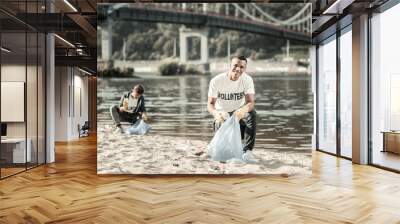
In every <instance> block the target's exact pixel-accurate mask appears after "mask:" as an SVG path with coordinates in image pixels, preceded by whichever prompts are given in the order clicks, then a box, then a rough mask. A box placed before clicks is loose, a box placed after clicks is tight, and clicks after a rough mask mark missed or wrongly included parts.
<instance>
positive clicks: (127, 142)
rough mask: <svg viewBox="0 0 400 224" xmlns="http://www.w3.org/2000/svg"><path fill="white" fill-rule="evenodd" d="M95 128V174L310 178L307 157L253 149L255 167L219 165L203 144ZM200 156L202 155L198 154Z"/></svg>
mask: <svg viewBox="0 0 400 224" xmlns="http://www.w3.org/2000/svg"><path fill="white" fill-rule="evenodd" d="M113 131H114V129H113V128H112V127H111V126H105V127H104V128H98V132H97V136H98V145H97V147H98V151H97V172H98V174H287V175H296V174H300V175H301V174H311V155H307V154H304V153H296V152H288V151H284V150H283V151H282V152H276V150H268V149H266V148H259V147H257V143H256V145H255V148H254V150H253V152H254V155H255V156H257V157H258V158H260V161H259V162H258V163H256V164H246V163H244V162H238V161H236V162H227V163H221V162H218V161H212V160H211V159H210V158H209V157H208V155H207V150H206V147H207V144H208V143H209V142H207V141H201V140H189V139H185V138H182V137H168V136H161V135H158V134H156V133H151V132H150V133H148V134H146V135H143V136H138V135H129V134H120V133H114V132H113ZM199 152H203V153H199Z"/></svg>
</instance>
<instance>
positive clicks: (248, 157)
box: [242, 150, 259, 163]
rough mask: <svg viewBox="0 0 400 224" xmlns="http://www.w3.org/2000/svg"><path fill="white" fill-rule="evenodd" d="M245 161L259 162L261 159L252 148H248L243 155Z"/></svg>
mask: <svg viewBox="0 0 400 224" xmlns="http://www.w3.org/2000/svg"><path fill="white" fill-rule="evenodd" d="M242 159H243V161H245V162H246V163H257V162H259V159H258V158H256V157H255V156H254V154H253V152H252V151H251V150H247V151H246V152H245V153H244V154H243V155H242Z"/></svg>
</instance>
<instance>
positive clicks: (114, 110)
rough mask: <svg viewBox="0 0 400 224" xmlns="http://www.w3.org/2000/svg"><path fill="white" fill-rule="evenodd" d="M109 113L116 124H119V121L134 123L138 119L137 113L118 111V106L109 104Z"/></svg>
mask: <svg viewBox="0 0 400 224" xmlns="http://www.w3.org/2000/svg"><path fill="white" fill-rule="evenodd" d="M110 113H111V117H112V119H113V121H114V123H115V125H117V126H120V125H121V121H125V122H129V123H131V124H134V123H135V122H136V121H137V120H138V114H135V113H128V112H126V111H120V110H119V107H118V106H111V107H110Z"/></svg>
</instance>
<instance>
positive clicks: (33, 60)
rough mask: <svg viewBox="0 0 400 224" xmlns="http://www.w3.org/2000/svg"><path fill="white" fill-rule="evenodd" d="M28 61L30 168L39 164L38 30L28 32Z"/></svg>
mask: <svg viewBox="0 0 400 224" xmlns="http://www.w3.org/2000/svg"><path fill="white" fill-rule="evenodd" d="M27 38H28V63H27V82H26V88H27V94H26V104H27V107H26V111H27V131H28V132H27V133H28V136H27V142H28V144H29V146H28V149H29V147H30V150H31V153H30V156H31V158H30V160H28V161H29V162H28V164H27V165H28V168H29V167H33V166H36V165H37V157H38V154H37V149H38V148H37V132H38V130H37V127H38V125H37V121H38V120H37V98H38V96H37V90H38V88H37V74H38V67H37V64H38V56H37V54H38V49H37V46H38V36H37V33H36V32H32V33H28V34H27Z"/></svg>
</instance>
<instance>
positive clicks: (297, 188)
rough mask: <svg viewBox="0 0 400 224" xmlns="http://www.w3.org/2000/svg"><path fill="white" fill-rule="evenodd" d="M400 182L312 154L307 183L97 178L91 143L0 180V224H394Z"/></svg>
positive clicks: (61, 149)
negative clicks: (47, 163)
mask: <svg viewBox="0 0 400 224" xmlns="http://www.w3.org/2000/svg"><path fill="white" fill-rule="evenodd" d="M399 198H400V175H399V174H396V173H392V172H388V171H384V170H381V169H378V168H375V167H370V166H360V165H353V164H351V162H350V161H348V160H343V159H338V158H336V157H333V156H330V155H326V154H323V153H320V152H313V174H312V175H311V176H306V177H304V176H290V177H284V176H268V175H265V176H263V175H259V176H257V175H253V176H245V175H228V176H212V175H200V176H199V175H198V176H190V175H180V176H173V175H157V176H148V175H147V176H146V175H119V176H113V175H97V174H96V137H95V136H91V137H88V138H82V139H81V140H79V141H73V142H69V143H57V145H56V163H54V164H49V165H45V166H41V167H38V168H35V169H33V170H29V171H27V172H25V173H21V174H19V175H16V176H13V177H10V178H7V179H5V180H2V181H0V201H1V203H0V223H45V222H47V223H400V212H399V211H400V200H398V199H399Z"/></svg>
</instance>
